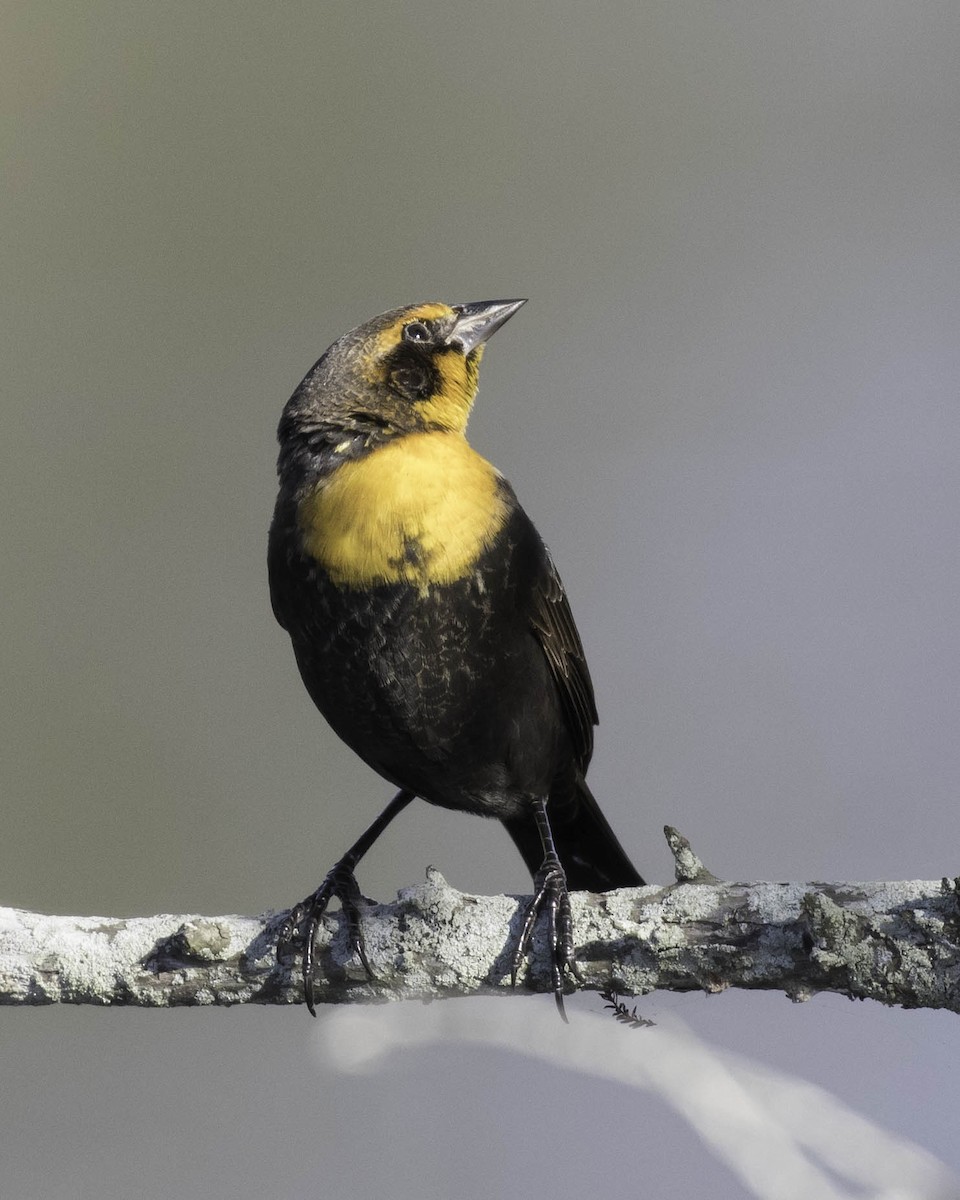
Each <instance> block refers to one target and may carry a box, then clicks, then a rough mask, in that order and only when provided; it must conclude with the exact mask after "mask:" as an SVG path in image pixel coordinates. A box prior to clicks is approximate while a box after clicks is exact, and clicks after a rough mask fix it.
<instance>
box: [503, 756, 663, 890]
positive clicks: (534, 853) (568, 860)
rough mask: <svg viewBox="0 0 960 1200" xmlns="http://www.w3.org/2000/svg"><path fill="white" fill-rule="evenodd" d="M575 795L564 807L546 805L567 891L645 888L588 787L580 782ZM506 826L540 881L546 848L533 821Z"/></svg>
mask: <svg viewBox="0 0 960 1200" xmlns="http://www.w3.org/2000/svg"><path fill="white" fill-rule="evenodd" d="M575 789H576V790H575V793H574V795H573V796H572V797H570V798H569V799H567V798H566V797H565V798H564V800H563V802H561V803H560V804H556V803H555V802H554V798H553V797H551V800H550V803H549V804H548V805H547V814H548V816H549V818H550V828H551V830H552V831H553V841H554V845H555V846H556V848H557V855H558V856H559V858H560V862H561V865H562V866H563V869H564V871H565V872H566V875H567V887H568V888H569V889H570V890H571V891H572V892H608V891H610V890H611V889H612V888H620V887H642V886H643V882H644V881H643V879H642V878H641V876H640V874H639V873H638V871H637V869H636V867H635V866H634V865H633V863H632V862H631V861H630V859H629V858H628V857H627V853H626V851H625V850H624V849H623V847H622V846H621V845H620V843H619V841H617V836H616V834H615V833H614V832H613V830H612V829H611V828H610V826H609V824H608V823H607V818H606V817H605V816H604V815H603V813H602V812H601V811H600V805H599V804H597V802H596V800H595V799H594V797H593V793H592V792H591V791H590V789H589V788H588V787H587V785H586V781H585V780H584V779H582V778H579V777H578V779H577V781H576V785H575ZM504 825H505V826H506V828H507V833H509V834H510V836H511V837H512V838H513V840H514V843H515V844H516V847H517V849H518V850H519V851H520V853H521V855H522V856H523V861H524V862H525V863H526V864H527V869H528V870H529V871H530V874H531V875H536V873H537V871H539V869H540V865H541V863H542V862H543V845H542V844H541V841H540V835H539V833H538V832H537V826H536V823H535V822H534V819H533V817H532V816H531V817H529V818H526V819H521V820H518V821H504Z"/></svg>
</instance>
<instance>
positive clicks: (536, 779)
mask: <svg viewBox="0 0 960 1200" xmlns="http://www.w3.org/2000/svg"><path fill="white" fill-rule="evenodd" d="M525 303H526V301H525V300H496V301H480V302H474V303H469V304H443V303H435V302H429V303H422V304H413V305H406V306H404V307H401V308H394V309H391V310H390V311H388V312H385V313H382V314H381V315H380V316H377V317H374V318H373V319H372V320H369V321H367V322H365V323H364V324H362V325H359V326H358V327H357V328H355V329H353V330H351V331H350V332H349V333H346V334H344V335H343V336H342V337H340V338H338V339H337V340H336V341H335V342H333V344H332V345H331V346H330V347H329V349H327V351H326V352H325V353H324V354H323V356H322V357H321V358H320V359H319V360H318V361H317V362H316V363H315V364H314V366H313V367H312V368H311V369H310V370H309V371H308V372H307V374H306V376H305V377H304V378H303V380H302V381H301V383H300V385H299V386H298V387H297V389H296V391H295V392H294V393H293V395H292V396H291V397H290V399H289V401H288V402H287V404H286V406H285V407H284V409H283V413H282V416H281V418H280V423H279V427H278V431H277V437H278V441H279V445H280V451H279V457H278V461H277V474H278V479H279V490H278V495H277V501H276V508H275V510H274V515H273V520H272V523H271V526H270V534H269V544H268V575H269V586H270V599H271V604H272V607H273V612H274V615H275V616H276V619H277V621H278V622H279V624H280V625H281V626H282V627H283V628H284V629H285V630H286V631H287V633H288V634H289V635H290V640H291V642H292V645H293V652H294V656H295V659H296V663H297V666H298V668H299V671H300V675H301V678H302V680H303V683H304V685H305V687H306V690H307V692H308V693H309V695H310V697H311V699H312V700H313V702H314V704H315V705H316V707H317V708H318V709H319V710H320V712H321V714H322V715H323V716H324V717H325V718H326V720H327V722H328V723H329V724H330V726H331V727H332V728H333V729H334V731H335V732H336V733H337V734H338V735H339V736H340V738H342V739H343V741H344V742H345V743H346V744H347V745H348V746H349V747H350V748H351V749H352V750H353V751H354V752H355V753H356V754H358V755H359V756H360V758H361V759H363V760H364V761H365V762H366V763H367V764H369V766H370V767H372V768H373V769H374V771H376V772H377V773H378V774H379V775H381V776H382V777H383V778H384V779H385V780H387V781H388V782H389V783H391V784H392V785H393V786H394V787H396V788H398V789H399V791H398V792H397V794H396V796H395V797H394V798H393V800H392V801H391V802H390V803H389V804H388V806H387V807H386V808H385V809H384V811H383V812H382V813H381V814H380V816H379V817H378V818H377V819H376V821H374V822H373V824H372V825H370V826H369V828H368V829H366V830H365V831H364V833H363V834H362V835H361V837H360V838H359V839H358V840H357V842H356V843H355V844H354V845H353V846H351V847H350V849H349V850H348V851H347V852H346V854H344V855H343V857H342V858H340V859H339V860H338V861H337V862H336V863H335V864H334V866H333V867H332V868H331V869H330V871H329V872H328V873H327V875H326V876H325V878H324V880H323V882H322V883H321V885H320V887H319V888H317V889H316V891H315V892H313V893H312V894H311V895H310V896H308V897H307V898H306V899H305V900H303V901H302V902H301V903H300V904H298V905H296V906H295V907H294V908H293V909H292V910H291V912H290V915H289V917H288V919H287V923H286V925H285V927H284V930H283V933H282V935H281V941H284V940H286V942H287V943H289V942H290V941H292V940H298V941H302V945H303V963H302V971H303V987H304V997H305V1000H306V1004H307V1008H308V1010H309V1011H310V1012H311V1013H312V1014H313V1015H316V1012H315V991H314V958H315V939H316V933H317V929H318V927H319V923H320V919H321V916H322V915H323V913H324V911H325V910H326V908H327V906H328V905H329V903H330V901H331V900H332V899H334V898H336V899H338V900H339V902H340V906H341V909H342V911H343V913H344V917H345V919H346V921H347V924H348V929H349V936H350V942H351V947H352V952H353V953H355V954H356V955H357V956H358V957H359V959H360V961H361V963H362V965H363V967H364V968H365V969H366V971H367V973H368V974H369V975H370V976H371V977H373V976H374V973H373V971H372V969H371V966H370V963H369V961H368V958H367V955H366V949H365V946H364V941H363V930H362V921H361V917H360V911H359V910H360V905H361V904H362V902H363V896H362V893H361V891H360V888H359V885H358V883H357V880H356V875H355V868H356V866H357V863H358V862H359V860H360V859H361V858H362V856H363V855H364V854H365V853H366V851H367V850H368V849H369V848H370V846H371V845H372V844H373V842H374V841H375V840H376V839H377V837H379V835H380V834H381V833H382V832H383V830H384V829H385V828H386V827H387V825H388V824H389V823H390V822H391V821H392V820H393V819H394V818H395V817H396V816H397V815H398V814H399V813H400V812H401V811H403V809H405V808H406V807H407V805H408V804H409V803H410V802H411V801H412V800H413V799H414V798H417V797H419V798H421V799H423V800H425V801H427V802H428V803H429V804H433V805H439V806H441V807H443V808H448V809H456V810H461V811H464V812H467V813H473V814H478V815H480V816H485V817H492V818H495V819H497V820H499V821H501V822H502V824H503V825H504V827H505V829H506V831H507V833H508V834H509V835H510V837H511V838H512V840H513V842H514V843H515V845H516V847H517V849H518V850H519V852H520V854H521V856H522V857H523V860H524V862H525V863H526V866H527V868H528V869H529V871H530V873H531V875H532V876H533V882H534V895H533V899H532V901H530V903H529V905H528V908H527V910H526V913H525V917H524V921H523V925H522V929H521V933H520V936H519V939H518V943H517V946H516V948H515V950H514V952H513V955H512V959H511V965H512V971H511V983H512V984H513V985H514V986H515V985H516V980H517V976H518V973H519V971H520V968H521V966H522V964H523V962H524V959H525V957H526V954H527V950H528V947H529V942H530V939H531V936H532V933H533V930H534V928H535V927H536V924H537V921H538V919H539V918H540V917H541V916H542V915H544V914H545V915H546V920H547V926H548V943H549V949H550V963H551V966H550V970H551V982H552V987H553V992H554V996H555V998H556V1003H557V1008H558V1009H559V1012H560V1015H561V1017H563V1019H564V1020H566V1019H567V1018H566V1014H565V1011H564V1004H563V994H564V991H565V990H566V989H569V988H571V987H576V985H577V983H582V982H583V977H582V975H581V972H580V970H579V968H578V966H577V963H576V956H575V948H574V931H573V922H572V918H571V908H570V899H569V893H570V891H571V890H573V891H576V890H589V891H608V890H611V889H613V888H619V887H637V886H641V885H642V884H643V882H644V881H643V879H642V878H641V876H640V875H639V874H638V872H637V870H636V868H635V867H634V865H633V863H632V862H631V860H630V859H629V857H628V856H627V854H626V852H625V851H624V850H623V848H622V846H621V845H620V843H619V841H618V840H617V838H616V836H615V834H614V833H613V830H612V829H611V827H610V825H609V824H608V822H607V820H606V818H605V817H604V815H603V813H602V811H601V809H600V807H599V805H598V803H597V801H596V800H595V798H594V796H593V794H592V793H591V791H590V789H589V788H588V787H587V784H586V779H585V775H586V771H587V767H588V765H589V763H590V758H591V755H592V753H593V741H594V726H595V725H596V723H597V709H596V703H595V699H594V691H593V685H592V682H591V678H590V673H589V670H588V668H587V662H586V658H585V657H584V651H583V646H582V643H581V640H580V635H579V633H578V632H577V627H576V625H575V624H574V621H573V616H572V613H571V610H570V605H569V602H568V600H567V596H566V593H565V591H564V588H563V584H562V583H561V580H560V576H559V574H558V573H557V570H556V567H555V566H554V563H553V560H552V558H551V556H550V553H549V552H548V550H547V549H546V547H545V545H544V543H543V541H542V539H541V538H540V535H539V534H538V532H537V530H536V528H535V527H534V525H533V522H532V521H531V520H530V518H529V517H528V516H527V514H526V512H525V511H524V510H523V508H522V507H521V506H520V503H519V501H518V500H517V497H516V494H515V492H514V490H513V488H512V487H511V486H510V484H509V483H508V482H507V480H506V479H505V478H504V477H503V476H502V475H501V474H500V472H499V471H497V470H496V468H495V467H494V466H492V464H491V463H489V462H488V461H487V460H486V459H484V458H483V457H482V456H481V455H480V454H479V453H477V451H476V450H474V449H473V448H472V446H471V445H470V444H469V443H468V441H467V439H466V428H467V421H468V418H469V416H470V412H471V409H472V407H473V403H474V399H475V397H476V393H477V386H478V379H479V367H480V359H481V356H482V355H483V352H484V349H485V347H486V344H487V342H488V340H489V339H490V337H491V336H492V335H493V334H494V333H496V332H497V330H499V329H500V328H501V327H502V326H503V325H504V324H505V323H506V322H507V321H508V320H509V319H510V318H511V317H512V316H513V315H514V314H515V313H516V312H517V311H518V310H519V309H520V307H521V306H522V305H523V304H525Z"/></svg>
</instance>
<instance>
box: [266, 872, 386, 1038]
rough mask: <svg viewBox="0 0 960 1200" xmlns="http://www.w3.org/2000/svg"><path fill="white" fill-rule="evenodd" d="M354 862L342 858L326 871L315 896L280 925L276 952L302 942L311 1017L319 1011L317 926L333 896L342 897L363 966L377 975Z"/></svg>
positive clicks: (305, 992)
mask: <svg viewBox="0 0 960 1200" xmlns="http://www.w3.org/2000/svg"><path fill="white" fill-rule="evenodd" d="M353 866H354V864H353V862H352V861H350V860H349V859H341V860H340V861H339V862H338V863H336V864H335V865H334V866H333V867H332V868H331V869H330V871H329V873H328V874H327V877H326V879H324V881H323V883H321V885H320V886H319V887H318V888H317V890H316V891H315V892H314V893H313V895H312V896H307V898H306V899H305V900H301V901H300V903H299V904H296V905H294V907H293V908H292V909H291V910H290V914H289V916H288V917H287V919H286V920H285V921H284V922H283V924H282V925H281V926H280V933H279V937H278V939H277V956H278V957H279V956H280V955H281V954H282V953H283V952H284V951H285V950H286V949H287V947H289V946H291V945H293V944H294V943H296V942H299V943H300V944H301V946H302V948H303V995H304V999H305V1000H306V1004H307V1011H308V1012H309V1013H310V1015H311V1016H312V1017H315V1016H316V1015H317V1013H316V1007H315V1004H314V986H313V975H314V967H315V964H316V952H317V946H316V943H317V930H318V929H319V928H320V920H321V918H322V917H323V914H324V913H325V912H326V910H327V905H328V904H329V903H330V901H331V900H333V899H337V900H339V901H340V908H341V909H342V911H343V916H344V920H345V921H346V922H347V937H348V938H349V941H350V947H351V949H352V950H353V953H354V954H355V955H356V956H357V957H358V958H359V959H360V961H361V963H363V969H364V970H365V971H366V972H367V974H368V975H369V976H370V978H371V979H373V978H375V976H374V974H373V968H372V967H371V966H370V962H369V960H368V958H367V950H366V946H365V945H364V941H363V924H362V922H361V920H360V907H359V906H360V905H361V904H363V903H364V896H363V893H362V892H361V891H360V887H359V885H358V883H357V879H356V876H355V875H354V873H353Z"/></svg>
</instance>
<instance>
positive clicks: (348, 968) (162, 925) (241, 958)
mask: <svg viewBox="0 0 960 1200" xmlns="http://www.w3.org/2000/svg"><path fill="white" fill-rule="evenodd" d="M671 834H675V831H672V830H671V831H669V833H668V840H669V838H670V835H671ZM675 836H676V839H677V840H676V842H675V841H673V840H671V847H672V848H673V849H674V853H675V856H676V858H677V874H678V876H680V877H681V879H682V880H685V879H688V878H689V877H690V876H691V875H692V876H693V877H694V878H695V879H696V880H697V882H684V881H681V882H678V883H677V884H675V885H672V886H670V887H644V888H633V889H624V890H622V891H619V892H609V893H607V894H604V895H592V894H589V893H579V894H575V895H574V896H573V897H572V903H573V917H574V928H575V931H576V944H577V962H578V964H579V965H580V969H581V970H582V972H583V975H584V980H585V984H584V986H585V987H587V988H590V989H594V990H607V989H610V988H612V989H613V990H614V991H615V992H617V993H620V994H622V995H642V994H644V993H645V992H649V991H652V990H654V989H655V988H665V989H668V990H671V991H697V990H702V991H707V992H717V991H722V990H724V989H725V988H729V987H739V988H764V989H770V990H774V991H783V992H785V993H786V994H787V995H788V996H789V997H790V998H791V999H793V1000H805V999H807V998H808V997H810V996H812V995H813V994H814V993H816V992H821V991H830V992H840V993H842V994H844V995H847V996H850V997H857V998H860V999H865V998H868V997H869V998H871V999H874V1000H879V1001H880V1002H881V1003H883V1004H890V1005H902V1006H903V1007H905V1008H947V1009H951V1010H952V1011H954V1012H960V881H958V880H946V879H945V880H942V881H941V882H922V881H921V882H903V883H858V884H855V883H835V884H822V883H821V884H799V883H753V884H742V883H724V882H720V881H716V880H713V877H712V876H709V873H708V872H706V871H704V869H703V865H702V863H700V862H699V859H697V858H696V856H695V855H693V853H692V851H690V848H689V846H688V845H686V843H685V840H684V839H682V838H680V835H678V834H677V835H675ZM525 908H526V903H525V901H524V898H522V897H516V896H470V895H465V894H463V893H461V892H458V891H456V890H455V889H454V888H451V887H450V886H449V885H448V884H447V883H446V881H445V880H444V879H443V877H442V876H441V875H440V874H439V872H437V871H434V870H432V869H431V870H430V871H429V872H428V873H427V881H426V883H425V884H423V885H421V886H419V887H414V888H408V889H406V890H404V891H402V892H400V894H399V897H398V901H397V903H396V904H389V905H371V906H370V907H369V908H366V909H364V912H363V923H364V933H365V939H366V946H367V953H368V955H369V958H370V962H371V964H372V966H373V969H374V971H375V972H376V974H377V978H376V980H370V979H368V978H367V976H366V974H365V973H364V971H363V968H362V967H361V965H360V963H359V962H357V961H356V959H355V958H353V957H352V956H351V954H350V952H349V947H348V944H347V940H346V930H345V929H344V927H343V923H342V921H341V919H340V915H339V914H333V915H331V916H329V917H327V918H325V919H324V922H323V928H322V930H321V933H320V937H319V947H318V956H317V962H318V979H317V985H316V992H317V1000H318V1002H324V1003H345V1002H351V1001H368V1002H369V1001H382V1000H399V999H424V998H432V997H442V996H466V995H476V994H481V993H495V992H499V993H501V994H502V993H503V992H504V991H508V990H509V980H510V952H511V948H512V947H513V946H514V945H515V944H516V939H517V937H518V935H519V930H520V925H521V924H522V920H523V914H524V911H525ZM285 916H286V914H285V913H278V914H266V915H263V916H260V917H239V916H223V917H200V916H154V917H132V918H128V919H125V920H120V919H112V918H105V917H52V916H43V915H41V914H38V913H30V912H24V911H22V910H19V909H12V908H0V1004H55V1003H65V1004H98V1005H108V1004H135V1005H142V1006H146V1007H170V1006H175V1005H196V1004H218V1005H231V1004H294V1003H299V1002H301V1001H302V988H301V986H300V982H299V978H298V970H299V959H298V958H291V957H284V958H283V959H282V961H281V962H279V963H278V962H277V958H276V940H277V931H278V928H279V926H280V924H281V923H282V921H283V918H284V917H285ZM524 984H525V986H526V987H527V988H529V989H532V990H536V991H542V992H548V991H550V990H551V984H550V975H549V971H548V969H547V962H546V953H545V945H544V942H543V939H542V937H541V938H538V939H536V940H535V945H534V948H533V952H532V954H531V960H530V965H529V971H528V972H527V975H526V976H525V978H524Z"/></svg>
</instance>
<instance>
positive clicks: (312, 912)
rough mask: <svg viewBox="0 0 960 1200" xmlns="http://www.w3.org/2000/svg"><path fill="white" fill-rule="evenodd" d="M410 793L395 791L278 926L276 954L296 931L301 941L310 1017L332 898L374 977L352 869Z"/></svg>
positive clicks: (355, 950)
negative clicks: (323, 921) (321, 932)
mask: <svg viewBox="0 0 960 1200" xmlns="http://www.w3.org/2000/svg"><path fill="white" fill-rule="evenodd" d="M414 796H415V793H414V792H410V791H407V789H406V788H404V789H403V790H402V791H399V792H397V794H396V795H395V796H394V798H393V799H392V800H391V801H390V803H389V804H388V805H387V807H386V808H385V809H384V810H383V812H382V813H381V814H380V816H379V817H377V819H376V820H375V821H374V823H373V824H372V825H371V826H370V828H369V829H367V830H365V831H364V832H363V833H362V834H361V835H360V837H359V838H358V839H357V841H356V842H354V844H353V845H352V846H351V847H350V849H349V850H348V851H347V852H346V854H345V855H344V856H343V857H342V858H341V859H339V860H338V861H337V862H336V863H334V865H333V866H332V867H331V868H330V870H329V872H328V873H327V877H326V879H324V881H323V883H321V884H320V886H319V887H318V888H317V890H316V891H315V892H314V893H313V895H312V896H308V897H307V898H306V900H301V901H300V903H299V904H297V905H295V907H293V908H292V909H291V910H290V915H289V917H287V919H286V921H284V923H283V926H282V927H281V930H280V937H279V939H278V942H277V952H278V954H279V953H280V951H281V950H282V949H284V948H285V947H286V946H287V945H288V944H289V943H290V942H292V941H293V940H294V939H295V937H296V935H297V933H298V932H299V934H300V938H299V939H298V940H302V943H303V995H304V999H305V1000H306V1002H307V1009H308V1011H309V1013H310V1015H311V1016H313V1017H315V1016H316V1015H317V1013H316V1009H315V1007H314V1000H313V968H314V960H315V955H316V939H317V930H318V929H319V927H320V918H321V917H322V916H323V914H324V912H326V909H327V905H328V904H329V903H330V901H331V900H332V899H334V897H336V899H337V900H339V901H340V907H341V908H342V909H343V916H344V919H345V920H346V922H347V930H348V933H349V937H350V944H351V946H352V947H353V952H354V953H355V954H356V955H357V956H358V958H359V959H360V961H361V962H362V963H363V968H364V970H365V971H366V972H367V974H368V975H369V976H370V978H371V979H372V978H373V977H374V976H373V970H372V968H371V966H370V963H369V961H368V959H367V951H366V947H365V946H364V944H363V925H362V923H361V921H360V910H359V903H360V901H361V900H362V899H363V896H362V895H361V892H360V888H359V886H358V884H357V880H356V877H355V876H354V873H353V872H354V868H355V867H356V865H357V863H358V862H359V861H360V859H361V858H363V856H364V855H365V854H366V852H367V851H368V850H369V849H370V847H371V846H372V845H373V843H374V842H375V841H376V840H377V838H378V837H379V836H380V834H381V833H383V831H384V830H385V829H386V827H387V826H388V825H389V824H390V822H391V821H392V820H393V818H394V817H395V816H396V815H397V814H398V813H400V812H402V811H403V810H404V809H405V808H406V807H407V805H408V804H409V803H410V801H411V800H412V799H413V798H414Z"/></svg>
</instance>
